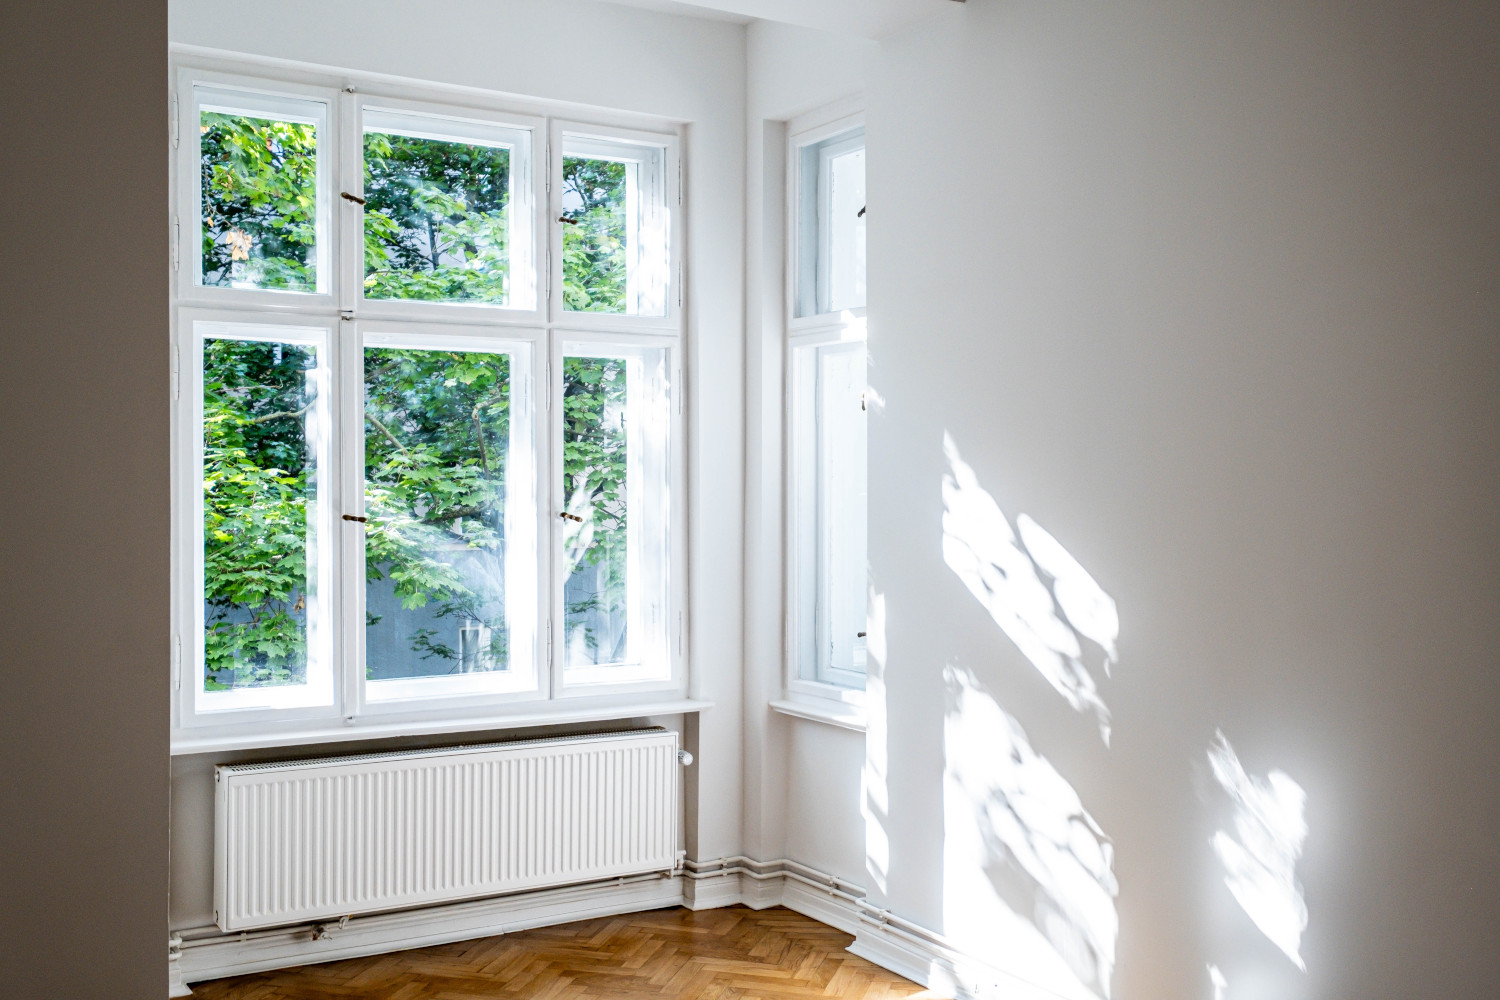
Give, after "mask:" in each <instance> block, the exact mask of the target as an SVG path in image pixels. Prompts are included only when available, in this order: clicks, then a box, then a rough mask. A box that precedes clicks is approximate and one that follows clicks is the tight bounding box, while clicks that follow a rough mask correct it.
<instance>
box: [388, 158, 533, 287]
mask: <svg viewBox="0 0 1500 1000" xmlns="http://www.w3.org/2000/svg"><path fill="white" fill-rule="evenodd" d="M510 168H511V151H510V149H509V148H508V147H506V146H490V145H477V144H472V143H465V142H453V141H447V140H442V139H425V138H417V137H414V136H408V135H400V134H395V133H388V132H378V131H367V132H366V133H365V198H366V204H365V297H366V298H372V299H420V300H425V301H459V302H488V303H493V304H496V305H504V304H506V303H507V302H508V301H509V297H510V281H511V274H510V263H511V253H510V243H511V226H510V218H509V214H510V205H511V191H510V184H511V173H510Z"/></svg>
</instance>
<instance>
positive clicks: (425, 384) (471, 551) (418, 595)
mask: <svg viewBox="0 0 1500 1000" xmlns="http://www.w3.org/2000/svg"><path fill="white" fill-rule="evenodd" d="M176 103H177V114H178V121H177V129H176V131H175V133H174V134H175V135H176V136H177V144H178V151H179V152H178V158H177V160H176V169H175V178H176V183H177V187H178V194H177V199H178V200H177V203H176V204H177V212H176V227H177V231H178V241H177V244H176V249H175V253H174V266H175V267H176V271H177V282H176V297H177V303H178V308H177V324H176V327H177V330H176V359H177V366H178V371H179V378H178V389H177V402H176V427H177V434H176V440H177V454H178V462H177V483H178V485H177V490H176V510H177V523H178V525H179V532H178V544H177V552H178V557H177V563H176V565H177V577H178V594H179V599H178V602H177V613H176V621H177V627H176V631H177V639H176V648H177V654H176V661H175V662H176V669H175V670H174V685H175V687H176V689H177V691H178V692H179V697H178V699H177V706H176V726H175V738H176V744H177V746H178V747H179V749H183V748H186V749H192V748H197V747H209V746H234V745H242V746H249V745H256V744H265V743H271V742H291V741H298V740H313V739H328V738H345V737H350V736H356V735H359V734H361V733H364V732H369V733H371V734H372V735H374V734H379V733H383V732H391V731H415V730H417V729H420V728H423V727H425V728H426V729H427V730H429V731H441V730H442V729H444V728H458V729H463V728H481V727H483V726H485V725H489V726H495V725H503V724H505V720H506V719H507V718H514V717H515V716H516V714H517V713H523V714H527V715H528V717H530V716H535V715H538V714H539V713H540V714H542V715H545V714H547V713H554V714H555V713H568V712H571V713H573V714H572V715H569V716H568V717H570V718H571V717H584V716H585V715H587V714H588V713H590V712H593V715H594V717H598V716H600V715H601V714H602V713H603V712H604V711H605V710H604V709H603V708H600V709H599V710H598V711H596V710H595V709H594V708H592V707H591V706H608V711H615V712H626V713H627V714H628V711H629V708H630V706H631V705H632V704H636V705H644V704H647V703H653V704H654V703H661V702H662V701H663V699H670V698H673V697H678V696H681V695H682V694H683V693H684V692H685V690H686V676H685V675H686V671H685V667H684V665H683V663H682V662H681V641H680V632H681V624H682V609H681V599H680V594H681V580H682V575H683V574H682V571H681V568H680V564H681V550H682V546H681V542H680V536H681V525H680V519H679V518H678V517H676V516H675V513H674V512H675V511H677V510H679V509H680V503H679V502H678V500H677V491H678V490H679V489H680V483H681V479H682V475H681V433H680V430H679V428H678V420H679V419H680V417H679V416H678V414H679V411H680V408H679V407H678V406H677V405H676V404H675V398H676V395H677V394H678V393H679V392H680V391H681V386H680V381H681V379H680V374H679V372H680V370H681V366H680V335H681V331H680V320H679V317H680V313H681V310H680V308H679V306H680V291H679V290H678V289H677V287H676V284H677V282H676V281H675V279H674V275H676V274H677V268H676V263H675V256H674V255H675V253H676V250H675V240H674V236H673V234H674V231H675V230H674V226H676V225H679V223H678V220H676V218H675V217H674V216H675V213H674V210H675V209H676V208H677V203H676V200H675V199H676V197H677V193H676V183H675V179H676V169H677V168H676V155H677V141H676V137H675V135H674V134H672V133H670V132H666V131H664V132H662V133H659V134H658V133H650V132H641V131H639V130H621V129H613V128H610V127H607V126H604V125H599V124H590V125H587V126H585V125H579V124H576V123H565V122H553V121H549V120H547V119H545V118H533V117H526V116H521V115H514V114H507V113H505V112H504V111H503V110H500V109H498V108H479V107H468V106H465V107H458V106H438V105H433V104H423V103H417V102H414V101H411V100H407V99H405V95H401V94H397V93H381V94H376V95H365V94H362V93H359V92H357V90H341V89H335V88H333V87H332V86H327V87H320V86H319V85H318V84H317V82H316V81H312V82H309V81H308V80H305V79H304V80H297V81H293V80H285V81H278V80H269V79H251V78H247V77H228V76H222V75H218V74H216V73H211V72H208V71H202V72H200V71H197V70H193V69H184V70H183V71H182V77H181V83H180V86H179V88H178V91H177V96H176ZM549 260H550V261H552V262H553V267H551V268H549V267H547V266H546V263H545V262H547V261H549Z"/></svg>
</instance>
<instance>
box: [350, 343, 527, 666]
mask: <svg viewBox="0 0 1500 1000" xmlns="http://www.w3.org/2000/svg"><path fill="white" fill-rule="evenodd" d="M510 404H511V394H510V358H509V357H508V356H507V355H504V354H490V353H474V352H460V351H436V350H409V349H404V348H368V349H366V351H365V514H366V516H367V517H368V518H369V522H368V523H367V525H366V533H365V566H366V583H365V643H366V655H365V662H366V676H367V678H368V679H370V680H391V679H395V678H405V677H435V676H449V675H455V674H469V673H480V672H485V671H497V670H506V669H508V666H509V664H508V646H509V631H508V628H507V623H506V617H505V561H506V537H505V499H506V497H505V483H506V456H507V453H508V451H509V448H510V425H511V409H510Z"/></svg>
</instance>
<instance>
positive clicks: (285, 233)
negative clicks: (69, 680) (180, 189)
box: [199, 109, 318, 292]
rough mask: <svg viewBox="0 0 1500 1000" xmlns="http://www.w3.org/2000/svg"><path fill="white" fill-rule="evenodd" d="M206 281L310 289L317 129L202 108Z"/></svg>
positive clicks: (314, 278)
mask: <svg viewBox="0 0 1500 1000" xmlns="http://www.w3.org/2000/svg"><path fill="white" fill-rule="evenodd" d="M199 133H200V135H199V153H200V162H201V171H202V191H203V194H202V198H203V200H202V206H201V207H202V213H203V217H202V228H201V240H202V247H203V249H202V254H203V274H202V281H203V284H205V285H219V286H225V287H231V288H269V289H281V290H285V291H297V292H315V291H317V290H318V274H317V256H316V252H315V251H316V243H317V210H318V183H317V181H318V130H317V126H316V125H313V124H311V123H306V122H299V121H287V120H279V119H276V118H269V117H261V116H255V115H244V114H235V113H232V112H220V111H211V110H207V109H205V110H202V111H201V112H200V121H199Z"/></svg>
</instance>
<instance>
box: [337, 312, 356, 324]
mask: <svg viewBox="0 0 1500 1000" xmlns="http://www.w3.org/2000/svg"><path fill="white" fill-rule="evenodd" d="M339 319H340V320H341V321H343V322H345V323H353V322H354V310H353V309H340V310H339Z"/></svg>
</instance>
